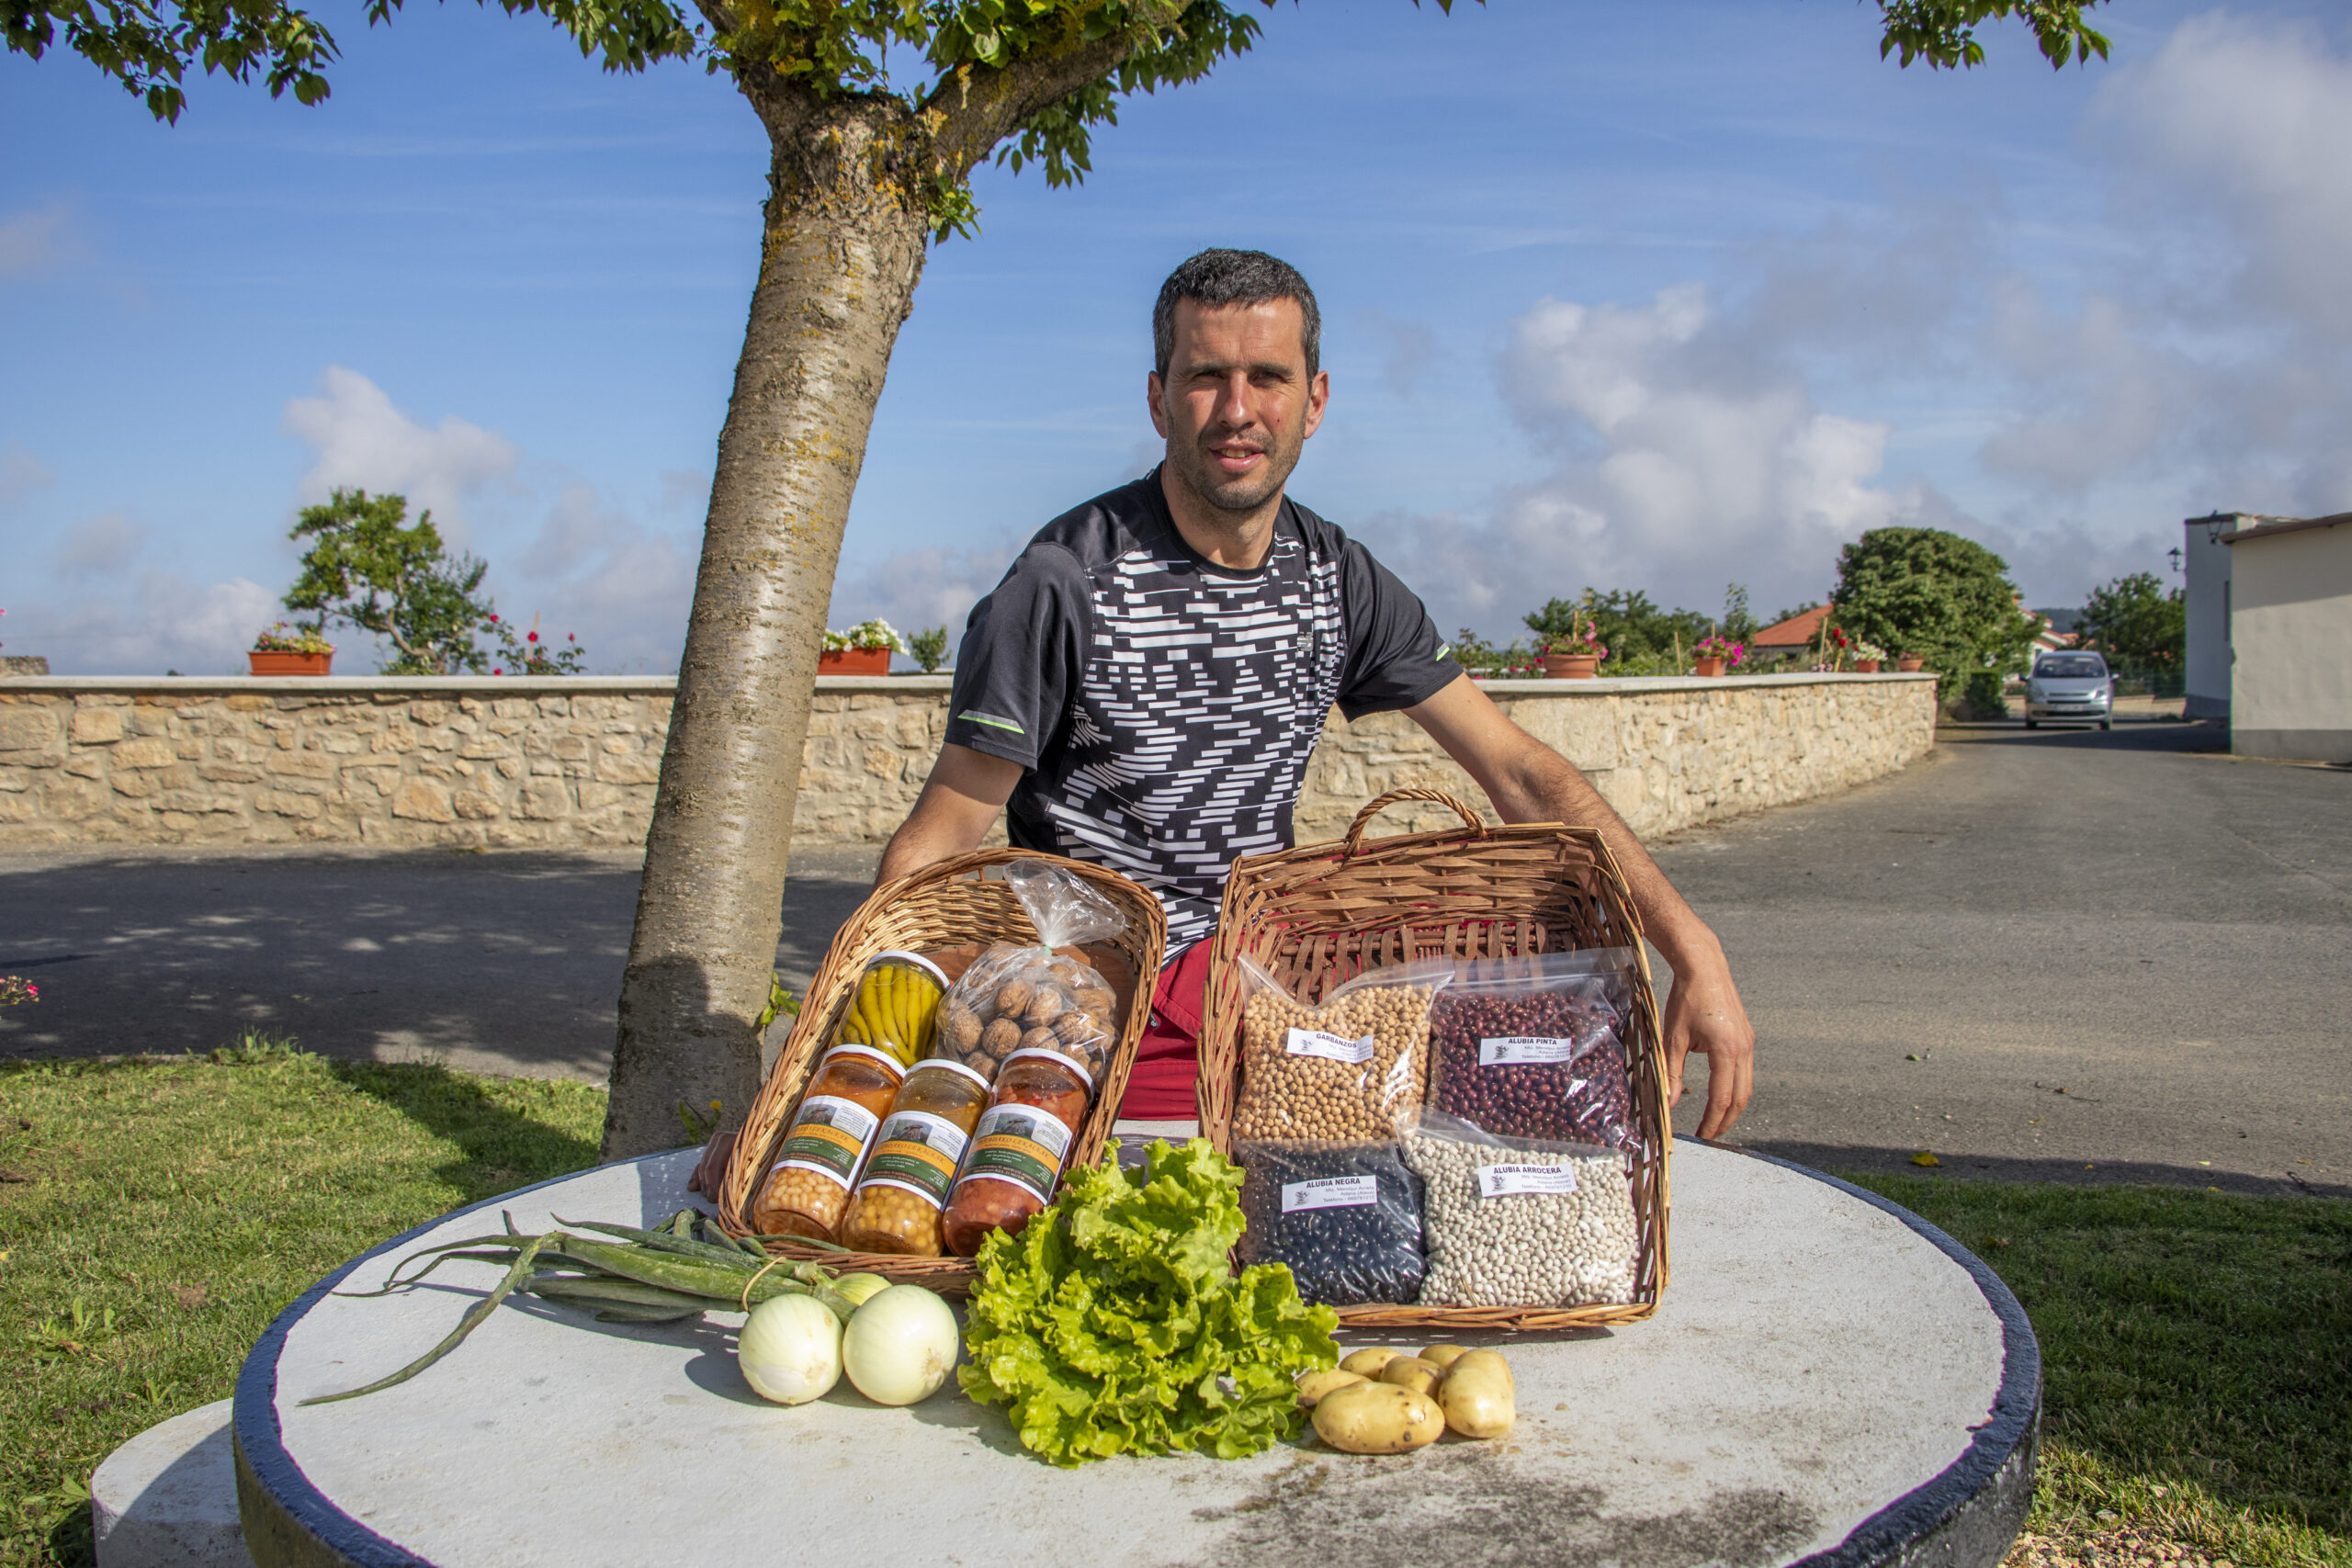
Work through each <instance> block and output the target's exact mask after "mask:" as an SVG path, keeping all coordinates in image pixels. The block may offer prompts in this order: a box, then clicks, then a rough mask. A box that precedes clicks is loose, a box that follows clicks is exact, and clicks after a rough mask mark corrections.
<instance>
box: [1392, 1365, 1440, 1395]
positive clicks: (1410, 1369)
mask: <svg viewBox="0 0 2352 1568" xmlns="http://www.w3.org/2000/svg"><path fill="white" fill-rule="evenodd" d="M1444 1377H1445V1372H1444V1370H1443V1369H1442V1368H1440V1367H1438V1366H1436V1365H1434V1364H1433V1363H1431V1362H1429V1361H1424V1360H1422V1359H1420V1358H1419V1356H1399V1357H1397V1359H1395V1360H1393V1361H1391V1362H1389V1363H1388V1364H1387V1365H1386V1366H1385V1367H1383V1368H1381V1369H1380V1381H1381V1382H1388V1383H1395V1384H1396V1385H1397V1387H1398V1388H1409V1389H1411V1390H1412V1391H1413V1392H1414V1393H1436V1392H1437V1385H1438V1384H1439V1383H1440V1382H1442V1381H1443V1380H1444Z"/></svg>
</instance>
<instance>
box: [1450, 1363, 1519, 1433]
mask: <svg viewBox="0 0 2352 1568" xmlns="http://www.w3.org/2000/svg"><path fill="white" fill-rule="evenodd" d="M1437 1401H1438V1404H1439V1405H1440V1406H1441V1407H1442V1408H1443V1410H1444V1411H1445V1424H1446V1425H1447V1426H1449V1427H1453V1429H1454V1430H1455V1431H1457V1432H1459V1433H1461V1434H1462V1435H1463V1436H1464V1437H1465V1438H1499V1437H1501V1436H1502V1435H1503V1434H1504V1433H1505V1432H1508V1431H1510V1428H1511V1423H1512V1422H1513V1421H1515V1420H1516V1419H1518V1416H1519V1399H1518V1391H1517V1390H1516V1389H1515V1388H1513V1387H1512V1386H1511V1375H1510V1363H1509V1362H1508V1361H1505V1360H1504V1359H1502V1358H1501V1357H1500V1356H1498V1355H1497V1354H1496V1353H1495V1352H1494V1351H1492V1350H1474V1351H1472V1352H1471V1353H1470V1354H1469V1355H1467V1356H1462V1357H1459V1358H1457V1359H1455V1361H1454V1363H1453V1368H1452V1370H1451V1371H1448V1372H1447V1373H1446V1374H1445V1382H1442V1383H1440V1384H1439V1385H1438V1391H1437Z"/></svg>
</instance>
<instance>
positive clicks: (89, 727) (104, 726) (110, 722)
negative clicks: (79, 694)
mask: <svg viewBox="0 0 2352 1568" xmlns="http://www.w3.org/2000/svg"><path fill="white" fill-rule="evenodd" d="M67 734H68V738H69V739H72V740H73V742H74V744H75V745H76V746H111V745H113V744H114V743H115V742H116V741H118V740H119V739H122V710H121V709H120V708H76V709H75V710H74V723H73V726H72V728H71V729H69V730H68V732H67Z"/></svg>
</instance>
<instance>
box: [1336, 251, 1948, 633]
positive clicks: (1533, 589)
mask: <svg viewBox="0 0 2352 1568" xmlns="http://www.w3.org/2000/svg"><path fill="white" fill-rule="evenodd" d="M1500 379H1501V384H1502V391H1503V396H1504V398H1505V400H1506V402H1507V403H1508V405H1509V406H1510V411H1511V412H1512V414H1513V416H1514V417H1515V418H1516V419H1517V420H1518V421H1519V423H1521V426H1522V427H1523V428H1525V429H1526V431H1527V432H1528V433H1529V434H1530V435H1531V436H1532V438H1533V440H1534V441H1535V443H1536V445H1537V446H1539V447H1540V448H1542V449H1543V450H1544V451H1547V452H1549V453H1551V454H1553V455H1554V456H1555V459H1556V463H1555V468H1554V470H1553V472H1552V473H1551V474H1550V475H1549V476H1547V477H1546V478H1544V479H1541V480H1538V481H1537V482H1535V483H1533V484H1530V485H1526V486H1522V487H1520V488H1518V489H1517V490H1515V491H1510V492H1508V493H1506V494H1505V495H1504V496H1503V497H1501V498H1500V499H1499V501H1498V503H1497V505H1496V507H1495V509H1494V511H1493V513H1492V515H1491V516H1490V517H1489V518H1487V519H1480V520H1472V519H1464V518H1462V517H1460V516H1444V517H1427V518H1418V519H1412V518H1405V517H1402V516H1397V515H1391V516H1387V517H1380V518H1374V519H1372V520H1371V521H1370V522H1369V523H1368V524H1367V525H1366V527H1365V534H1366V536H1367V538H1368V539H1369V540H1371V541H1372V542H1373V543H1374V545H1375V547H1376V548H1378V549H1379V550H1380V552H1381V553H1382V554H1383V555H1385V556H1391V557H1394V558H1395V559H1396V560H1397V564H1398V568H1399V570H1400V571H1401V572H1402V574H1403V575H1404V576H1405V578H1406V580H1407V581H1408V582H1410V583H1412V584H1413V586H1414V587H1415V588H1416V589H1418V590H1419V592H1421V594H1422V596H1423V597H1424V599H1425V600H1427V601H1428V603H1429V604H1430V613H1431V614H1432V615H1436V616H1437V617H1438V622H1439V625H1440V626H1442V627H1443V628H1445V629H1447V630H1452V629H1453V627H1454V626H1464V625H1466V626H1471V627H1473V628H1475V629H1476V630H1479V631H1481V632H1482V633H1485V634H1487V635H1490V636H1491V635H1497V634H1501V633H1509V632H1510V631H1511V630H1512V629H1513V628H1514V626H1515V625H1516V622H1517V619H1518V616H1519V615H1521V614H1523V613H1524V612H1525V611H1526V610H1528V609H1530V608H1532V606H1533V605H1535V604H1538V603H1540V602H1541V601H1543V600H1544V599H1545V598H1547V597H1550V596H1552V595H1554V594H1559V595H1563V596H1565V595H1569V594H1573V593H1574V592H1577V590H1578V589H1580V588H1583V587H1586V586H1588V585H1589V586H1592V587H1597V588H1602V589H1614V588H1639V589H1642V590H1644V591H1645V592H1648V593H1649V594H1650V595H1651V596H1652V597H1653V598H1654V599H1657V600H1658V601H1660V602H1661V603H1664V604H1670V605H1671V604H1688V605H1691V606H1692V607H1695V608H1702V609H1713V608H1714V607H1716V606H1717V605H1719V604H1721V603H1722V601H1723V592H1724V586H1725V583H1726V582H1727V581H1729V580H1731V579H1733V578H1742V579H1744V580H1745V581H1747V585H1748V587H1749V589H1750V591H1751V592H1752V594H1753V596H1754V597H1755V598H1756V599H1757V600H1758V601H1759V602H1770V603H1779V602H1780V601H1781V599H1782V598H1790V599H1794V598H1801V597H1806V596H1810V595H1813V594H1816V593H1818V592H1820V591H1821V588H1822V585H1823V582H1824V581H1825V579H1826V576H1827V573H1828V570H1829V563H1831V562H1834V560H1835V558H1836V555H1837V549H1838V545H1839V544H1840V543H1842V542H1843V541H1845V540H1847V539H1850V538H1852V537H1854V536H1856V535H1858V534H1860V532H1861V531H1862V530H1863V529H1865V528H1872V527H1877V526H1880V525H1883V524H1886V523H1889V522H1893V521H1896V520H1898V519H1899V518H1901V517H1903V516H1904V515H1905V514H1907V513H1910V512H1912V511H1916V510H1917V507H1918V506H1919V504H1920V503H1921V498H1920V496H1919V495H1918V494H1917V493H1916V492H1911V491H1905V492H1901V493H1898V492H1897V491H1891V490H1889V489H1886V488H1884V487H1883V486H1882V485H1880V484H1878V483H1876V482H1875V481H1876V479H1877V476H1878V474H1879V470H1880V468H1881V467H1882V466H1883V461H1884V456H1885V449H1886V438H1887V428H1886V426H1884V425H1883V424H1879V423H1870V422H1866V421H1861V420H1857V419H1852V418H1849V417H1846V416H1843V415H1839V414H1836V413H1831V412H1826V411H1824V410H1822V409H1820V408H1818V407H1817V406H1815V402H1814V400H1813V397H1812V394H1811V393H1810V391H1809V390H1808V389H1807V387H1806V385H1805V383H1804V380H1803V379H1802V378H1799V377H1797V376H1795V375H1794V374H1792V373H1790V372H1788V371H1785V370H1783V369H1781V368H1779V367H1776V366H1774V365H1773V364H1772V363H1770V361H1769V360H1768V359H1767V358H1765V357H1764V356H1762V355H1758V353H1757V352H1756V351H1755V349H1754V348H1753V346H1752V344H1751V343H1750V342H1748V341H1747V336H1746V334H1745V333H1743V332H1742V331H1739V330H1734V329H1733V328H1730V327H1727V325H1726V323H1725V322H1724V320H1723V319H1722V318H1721V317H1719V316H1718V315H1717V314H1716V313H1715V311H1714V310H1713V308H1712V307H1711V306H1710V304H1709V301H1708V299H1707V296H1706V294H1705V291H1704V290H1702V289H1701V288H1696V287H1685V288H1669V289H1667V290H1664V291H1663V292H1661V293H1660V294H1658V295H1657V298H1656V299H1653V300H1652V301H1651V302H1650V303H1648V304H1647V305H1643V306H1634V307H1625V306H1616V305H1583V304H1577V303H1573V302H1566V301H1561V300H1554V299H1546V300H1544V301H1543V302H1542V303H1540V304H1538V305H1537V306H1536V307H1535V309H1534V310H1531V311H1529V312H1528V313H1527V314H1526V315H1524V316H1522V317H1521V318H1520V319H1519V321H1517V322H1515V323H1514V325H1513V330H1512V335H1511V341H1510V346H1509V348H1508V349H1507V350H1506V351H1505V353H1504V355H1503V358H1502V362H1501V366H1500Z"/></svg>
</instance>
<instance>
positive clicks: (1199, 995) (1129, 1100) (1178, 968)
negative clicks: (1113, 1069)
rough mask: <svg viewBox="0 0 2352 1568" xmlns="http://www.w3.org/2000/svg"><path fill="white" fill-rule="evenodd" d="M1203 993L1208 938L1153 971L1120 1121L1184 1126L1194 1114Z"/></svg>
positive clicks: (1205, 992) (1205, 996) (1206, 978)
mask: <svg viewBox="0 0 2352 1568" xmlns="http://www.w3.org/2000/svg"><path fill="white" fill-rule="evenodd" d="M1208 988H1209V943H1208V939H1206V938H1204V939H1203V940H1201V941H1199V942H1194V943H1193V945H1192V946H1190V947H1188V948H1186V949H1185V950H1184V951H1183V953H1182V954H1180V955H1179V956H1178V957H1177V958H1176V959H1175V960H1174V961H1172V962H1171V963H1170V964H1168V966H1167V967H1165V968H1163V969H1162V970H1160V972H1159V983H1158V984H1157V985H1155V986H1154V987H1152V989H1151V1017H1150V1019H1149V1020H1148V1021H1147V1022H1146V1024H1145V1027H1144V1032H1143V1041H1142V1043H1141V1044H1140V1045H1139V1046H1138V1047H1137V1049H1136V1066H1135V1070H1134V1071H1133V1072H1132V1073H1130V1074H1128V1075H1127V1095H1126V1098H1125V1100H1121V1101H1119V1120H1120V1121H1122V1122H1189V1121H1191V1120H1192V1119H1193V1117H1195V1116H1198V1115H1199V1114H1200V1105H1199V1102H1198V1101H1197V1100H1194V1099H1193V1080H1194V1079H1195V1078H1196V1077H1198V1076H1199V1074H1200V1062H1201V1014H1202V1013H1203V1012H1204V1010H1206V1004H1207V1001H1208Z"/></svg>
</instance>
